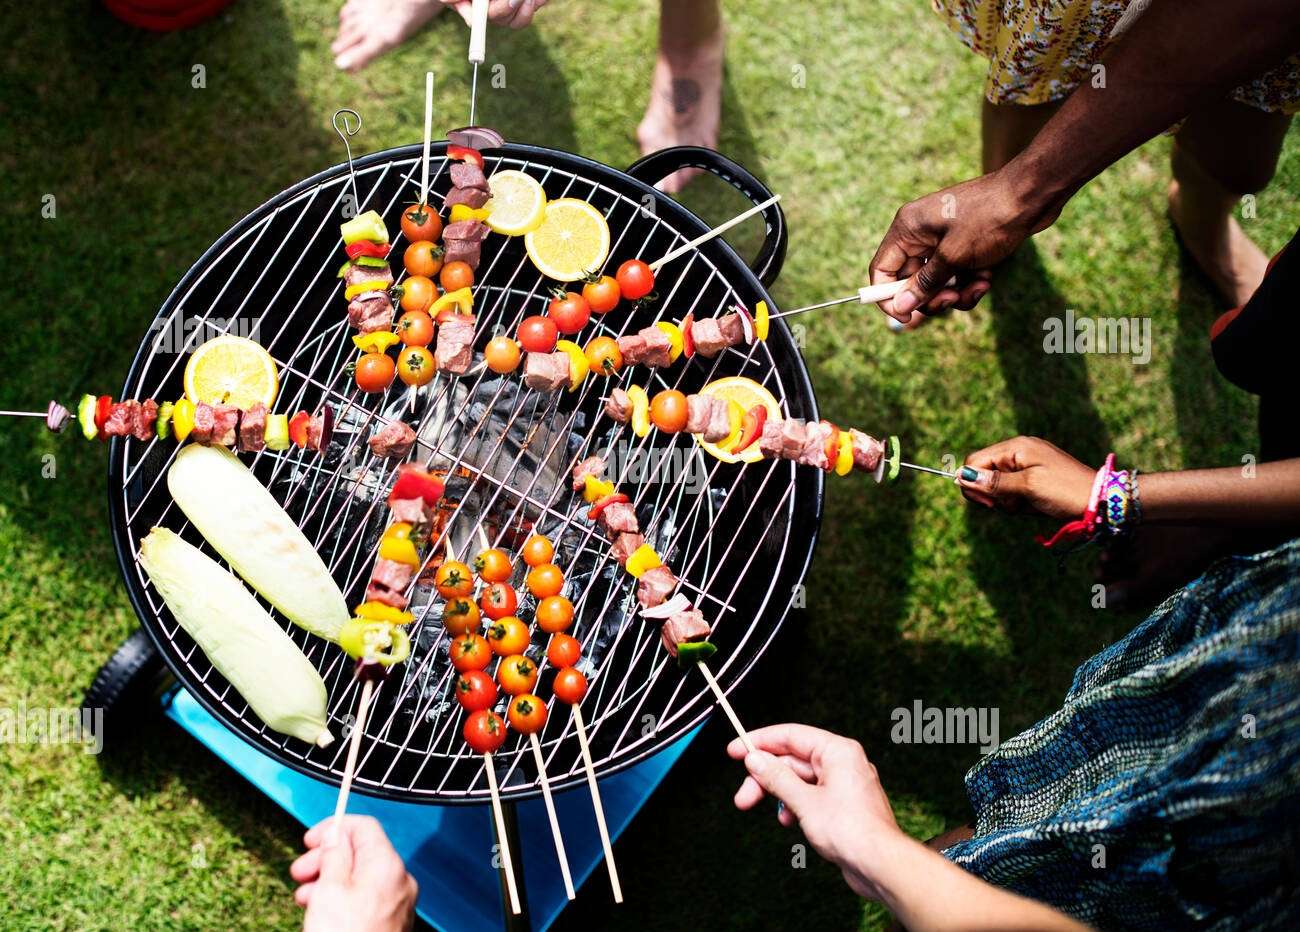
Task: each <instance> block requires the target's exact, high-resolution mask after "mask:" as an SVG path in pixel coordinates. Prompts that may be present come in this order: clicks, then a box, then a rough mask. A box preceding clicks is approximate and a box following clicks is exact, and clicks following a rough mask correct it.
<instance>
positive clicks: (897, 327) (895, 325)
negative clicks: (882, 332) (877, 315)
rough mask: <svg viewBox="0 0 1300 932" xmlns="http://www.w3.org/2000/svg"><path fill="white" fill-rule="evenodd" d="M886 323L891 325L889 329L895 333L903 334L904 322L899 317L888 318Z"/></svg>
mask: <svg viewBox="0 0 1300 932" xmlns="http://www.w3.org/2000/svg"><path fill="white" fill-rule="evenodd" d="M885 323H887V324H889V329H890V330H892V331H894V333H902V332H903V322H902V321H901V320H899V319H898V318H897V317H886V318H885Z"/></svg>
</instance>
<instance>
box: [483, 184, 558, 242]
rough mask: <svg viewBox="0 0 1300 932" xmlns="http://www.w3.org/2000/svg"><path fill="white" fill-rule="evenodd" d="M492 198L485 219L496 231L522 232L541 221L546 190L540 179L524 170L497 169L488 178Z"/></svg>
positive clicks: (521, 233)
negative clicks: (501, 170) (497, 170)
mask: <svg viewBox="0 0 1300 932" xmlns="http://www.w3.org/2000/svg"><path fill="white" fill-rule="evenodd" d="M488 189H489V190H490V191H491V192H492V199H491V200H490V201H488V203H487V212H488V213H487V217H486V218H485V222H486V223H487V225H488V226H489V227H490V228H491V229H492V230H493V232H496V233H502V234H504V235H506V236H523V235H524V234H525V233H531V232H532V231H533V230H536V229H537V228H538V227H539V226H541V225H542V219H543V218H544V217H545V216H546V192H545V191H543V190H542V186H541V184H540V183H539V182H537V181H536V180H534V179H533V178H532V177H531V176H530V175H526V174H524V173H523V172H521V171H513V170H512V171H503V172H496V173H495V174H494V175H493V176H492V177H491V178H489V179H488Z"/></svg>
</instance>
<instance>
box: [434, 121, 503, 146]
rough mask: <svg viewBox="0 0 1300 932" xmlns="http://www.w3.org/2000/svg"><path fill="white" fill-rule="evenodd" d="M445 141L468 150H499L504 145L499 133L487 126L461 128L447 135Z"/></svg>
mask: <svg viewBox="0 0 1300 932" xmlns="http://www.w3.org/2000/svg"><path fill="white" fill-rule="evenodd" d="M447 141H448V142H450V143H451V144H452V145H454V146H466V147H468V148H470V149H499V148H500V147H501V146H504V145H505V144H506V141H505V139H504V138H503V137H502V135H501V134H500V133H498V132H497V131H496V130H494V129H492V128H491V127H488V126H462V127H459V128H458V129H453V130H451V131H450V132H448V133H447Z"/></svg>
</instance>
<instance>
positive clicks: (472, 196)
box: [443, 188, 492, 210]
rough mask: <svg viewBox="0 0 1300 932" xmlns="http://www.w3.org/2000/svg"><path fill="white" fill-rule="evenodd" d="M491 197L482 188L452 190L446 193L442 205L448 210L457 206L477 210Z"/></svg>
mask: <svg viewBox="0 0 1300 932" xmlns="http://www.w3.org/2000/svg"><path fill="white" fill-rule="evenodd" d="M491 196H492V195H491V194H490V193H489V192H488V191H487V190H486V189H484V188H452V189H451V191H449V192H448V193H447V198H446V200H444V201H443V205H444V206H446V207H447V208H448V209H450V208H452V207H455V206H456V205H457V204H464V205H465V206H466V207H470V208H473V209H474V210H478V209H479V208H480V207H482V206H483V205H484V204H486V203H487V202H488V199H489V198H490V197H491Z"/></svg>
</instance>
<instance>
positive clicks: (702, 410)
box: [686, 395, 712, 434]
mask: <svg viewBox="0 0 1300 932" xmlns="http://www.w3.org/2000/svg"><path fill="white" fill-rule="evenodd" d="M709 400H710V399H709V396H708V395H687V396H686V432H687V433H688V434H702V433H704V428H706V427H708V426H709V410H710V409H711V408H712V405H710V404H709Z"/></svg>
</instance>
